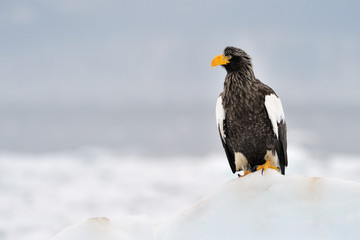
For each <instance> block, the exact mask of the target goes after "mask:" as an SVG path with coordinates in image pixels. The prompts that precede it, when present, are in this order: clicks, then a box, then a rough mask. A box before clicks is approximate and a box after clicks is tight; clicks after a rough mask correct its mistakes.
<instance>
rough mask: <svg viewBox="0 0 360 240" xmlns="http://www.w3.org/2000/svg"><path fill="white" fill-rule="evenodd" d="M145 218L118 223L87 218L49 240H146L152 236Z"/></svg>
mask: <svg viewBox="0 0 360 240" xmlns="http://www.w3.org/2000/svg"><path fill="white" fill-rule="evenodd" d="M152 228H153V227H152V225H151V224H150V223H149V221H148V219H147V218H146V217H124V218H122V219H121V220H118V221H110V219H108V218H104V217H97V218H89V219H87V220H86V221H83V222H81V223H79V224H76V225H74V226H71V227H68V228H66V229H64V230H63V231H62V232H60V233H59V234H57V235H56V236H54V237H53V238H51V240H98V239H101V240H146V239H151V238H152V235H153V229H152Z"/></svg>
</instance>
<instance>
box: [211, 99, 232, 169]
mask: <svg viewBox="0 0 360 240" xmlns="http://www.w3.org/2000/svg"><path fill="white" fill-rule="evenodd" d="M226 122H227V119H226V113H225V110H224V106H223V104H222V96H221V95H220V96H219V98H218V100H217V102H216V124H217V127H218V130H219V134H220V138H221V143H222V145H223V147H224V150H225V153H226V157H227V159H228V161H229V164H230V167H231V170H232V172H233V173H235V172H236V166H235V156H234V151H233V150H232V149H231V147H230V145H229V144H227V143H226V135H227V123H226Z"/></svg>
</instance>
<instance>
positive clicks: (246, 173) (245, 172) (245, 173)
mask: <svg viewBox="0 0 360 240" xmlns="http://www.w3.org/2000/svg"><path fill="white" fill-rule="evenodd" d="M249 173H252V172H251V171H244V174H243V175H240V174H238V177H239V178H241V177H245V176H246V175H248V174H249Z"/></svg>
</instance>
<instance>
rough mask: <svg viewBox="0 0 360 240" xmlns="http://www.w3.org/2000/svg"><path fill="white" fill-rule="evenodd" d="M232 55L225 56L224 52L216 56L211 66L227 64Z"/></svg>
mask: <svg viewBox="0 0 360 240" xmlns="http://www.w3.org/2000/svg"><path fill="white" fill-rule="evenodd" d="M230 58H231V56H224V55H222V54H220V55H218V56H216V57H214V59H213V60H212V61H211V68H213V67H216V66H219V65H225V64H228V63H229V60H230Z"/></svg>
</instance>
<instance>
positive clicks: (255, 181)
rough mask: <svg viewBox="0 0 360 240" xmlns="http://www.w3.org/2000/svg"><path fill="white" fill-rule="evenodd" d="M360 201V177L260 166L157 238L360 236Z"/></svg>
mask: <svg viewBox="0 0 360 240" xmlns="http://www.w3.org/2000/svg"><path fill="white" fill-rule="evenodd" d="M359 202H360V183H358V182H352V181H345V180H341V179H336V178H318V177H305V176H301V175H286V176H283V175H281V174H279V173H278V172H276V171H274V170H267V171H266V172H265V173H264V175H263V176H262V175H261V173H260V172H256V173H253V174H249V175H247V176H245V177H243V178H240V179H232V180H230V181H228V182H227V183H226V184H224V185H223V186H221V187H219V188H218V189H217V190H216V191H215V192H213V193H211V194H209V195H208V196H206V197H204V198H203V199H202V200H200V201H199V202H198V203H196V204H195V205H194V206H193V207H192V208H190V209H188V210H186V211H185V212H183V213H182V214H181V215H179V216H178V217H176V218H174V219H173V220H172V221H170V222H169V223H166V224H165V225H164V226H162V227H161V228H160V229H159V230H158V232H157V237H156V239H158V240H160V239H161V240H170V239H171V240H180V239H181V240H182V239H194V240H195V239H207V240H218V239H227V240H231V239H360V225H359V222H360V205H359Z"/></svg>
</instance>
